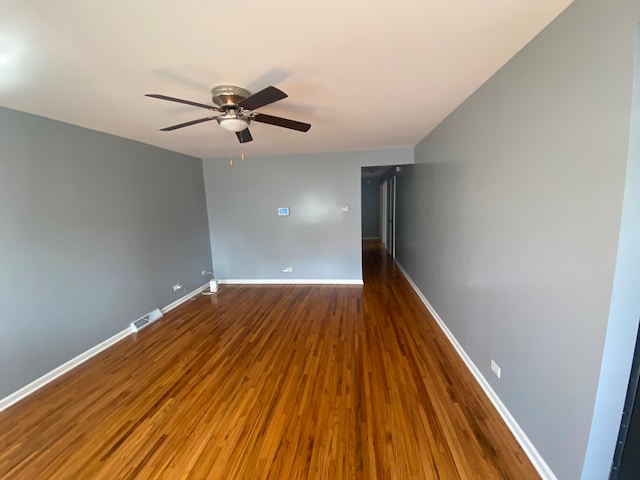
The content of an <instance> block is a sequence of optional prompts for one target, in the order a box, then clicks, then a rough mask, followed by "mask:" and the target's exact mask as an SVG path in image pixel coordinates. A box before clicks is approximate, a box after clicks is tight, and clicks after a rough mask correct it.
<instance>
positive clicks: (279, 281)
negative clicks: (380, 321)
mask: <svg viewBox="0 0 640 480" xmlns="http://www.w3.org/2000/svg"><path fill="white" fill-rule="evenodd" d="M218 283H220V285H364V282H363V281H362V280H336V279H324V278H323V279H303V278H293V279H285V278H259V279H256V278H248V279H236V278H228V279H220V280H218Z"/></svg>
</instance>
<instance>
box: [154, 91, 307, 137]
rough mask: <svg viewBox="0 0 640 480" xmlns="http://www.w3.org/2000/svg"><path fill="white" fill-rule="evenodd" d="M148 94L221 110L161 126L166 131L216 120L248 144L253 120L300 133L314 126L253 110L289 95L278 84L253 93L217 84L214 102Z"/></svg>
mask: <svg viewBox="0 0 640 480" xmlns="http://www.w3.org/2000/svg"><path fill="white" fill-rule="evenodd" d="M145 96H146V97H151V98H159V99H160V100H168V101H170V102H177V103H184V104H186V105H192V106H194V107H200V108H205V109H207V110H212V111H214V112H219V115H214V116H211V117H204V118H199V119H197V120H191V121H190V122H185V123H179V124H178V125H172V126H170V127H165V128H161V129H160V130H161V131H163V132H168V131H171V130H176V129H178V128H183V127H188V126H189V125H196V124H198V123H202V122H209V121H211V120H217V121H218V123H219V124H220V126H221V127H222V128H224V129H225V130H228V131H230V132H235V134H236V136H237V137H238V141H239V142H240V143H247V142H250V141H252V140H253V137H252V136H251V132H249V124H250V123H251V122H252V121H254V122H260V123H268V124H269V125H275V126H277V127H284V128H289V129H291V130H297V131H299V132H307V131H308V130H309V129H310V128H311V125H309V124H308V123H302V122H297V121H295V120H290V119H288V118H282V117H274V116H273V115H267V114H264V113H256V112H254V110H257V109H258V108H261V107H264V106H265V105H269V104H270V103H273V102H277V101H278V100H282V99H283V98H287V94H286V93H284V92H283V91H282V90H279V89H277V88H276V87H267V88H265V89H262V90H260V91H259V92H256V93H254V94H253V95H251V94H250V93H249V92H248V91H247V90H245V89H244V88H240V87H235V86H233V85H220V86H218V87H213V88H212V89H211V100H212V101H213V103H214V104H215V105H205V104H204V103H198V102H192V101H190V100H182V99H180V98H174V97H167V96H166V95H159V94H156V93H148V94H146V95H145Z"/></svg>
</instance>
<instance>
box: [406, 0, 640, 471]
mask: <svg viewBox="0 0 640 480" xmlns="http://www.w3.org/2000/svg"><path fill="white" fill-rule="evenodd" d="M639 20H640V2H638V1H637V0H619V1H616V2H605V1H602V0H576V2H574V3H573V4H572V5H571V6H570V7H569V8H568V9H567V10H566V11H565V12H564V13H563V14H562V15H561V16H560V17H559V18H558V19H556V20H555V21H554V22H553V23H552V24H550V26H549V27H548V28H546V29H545V30H544V31H543V32H542V33H541V34H540V35H539V36H538V37H536V38H535V39H534V40H533V41H532V42H531V43H530V44H529V45H528V46H527V47H525V48H524V49H523V50H522V51H521V52H520V53H519V54H518V55H517V56H516V57H514V58H513V59H512V60H511V61H510V62H509V63H508V64H507V65H506V66H505V67H504V68H503V69H502V70H501V71H499V72H498V73H497V74H496V75H495V76H494V77H493V78H492V79H490V80H489V81H488V82H487V83H486V84H485V85H484V86H483V87H481V88H480V89H479V90H478V91H477V92H476V93H475V94H474V95H473V96H472V97H470V98H469V99H468V100H467V101H466V102H465V103H464V104H463V105H462V106H461V107H460V108H459V109H458V110H456V111H455V112H454V113H453V114H452V115H450V116H449V118H447V119H446V120H445V121H444V122H443V123H442V124H441V125H439V126H438V127H437V128H436V129H435V130H434V131H433V132H432V133H431V134H430V135H428V136H427V137H426V138H425V139H424V140H423V141H422V142H420V143H419V144H418V145H417V147H416V165H415V166H412V167H407V168H404V169H403V170H402V172H401V173H400V176H399V180H398V181H399V184H398V219H397V228H398V232H397V255H398V260H399V262H400V263H401V264H402V265H403V266H404V267H405V269H406V270H407V271H408V273H409V274H410V276H411V277H412V278H413V279H414V281H415V282H416V284H417V285H418V287H419V288H420V289H421V291H422V292H423V293H424V295H425V296H426V297H427V298H428V299H429V301H430V302H431V303H432V305H433V306H434V307H435V309H436V311H437V312H438V313H439V314H440V316H441V317H442V318H443V320H444V321H445V323H446V324H447V326H448V327H449V329H450V330H451V331H452V332H453V334H454V335H455V336H456V338H457V339H458V340H459V342H460V343H461V344H462V346H463V347H464V349H465V350H466V352H467V353H468V354H469V355H470V357H471V358H472V359H473V361H474V363H475V364H476V365H477V366H478V367H479V368H480V370H481V371H482V373H483V375H484V376H485V377H486V378H487V380H488V381H489V382H490V383H491V385H492V387H493V389H494V390H495V391H496V392H497V394H498V395H499V396H500V398H501V399H502V401H503V402H504V403H505V405H506V406H507V408H508V409H509V410H510V412H511V413H512V414H513V416H514V417H515V419H516V420H517V421H518V423H519V424H520V426H521V427H522V428H523V429H524V431H525V432H526V434H527V435H528V437H529V438H530V439H531V440H532V441H533V443H534V444H535V446H536V447H537V449H538V451H539V452H540V453H541V454H542V456H543V457H544V458H545V460H546V461H547V463H548V464H549V465H550V467H551V468H552V469H553V471H554V472H555V474H556V475H557V476H558V478H560V479H578V478H580V477H581V475H582V473H583V463H584V462H585V454H586V451H587V443H588V439H589V433H590V427H591V423H592V417H593V414H594V402H595V399H596V391H597V388H598V383H599V372H600V366H601V361H602V358H603V348H604V343H605V334H606V330H607V324H608V322H607V320H608V317H609V306H610V300H611V293H612V285H613V279H614V270H615V265H616V250H617V245H618V237H619V232H620V219H621V212H622V205H623V191H624V185H625V169H626V166H627V159H628V145H629V119H630V109H631V92H632V82H633V56H634V43H635V39H634V37H635V30H636V24H637V22H638V21H639ZM636 154H637V153H636ZM630 221H631V220H630ZM635 222H636V224H637V217H636V218H635ZM636 274H637V270H636ZM636 298H637V290H636ZM636 306H637V304H636ZM637 312H638V311H637V310H636V314H637ZM635 322H637V317H636V319H635V320H634V323H635ZM492 358H493V359H495V361H496V362H497V363H498V364H499V365H500V367H501V368H502V378H501V379H497V378H496V377H495V376H494V375H493V373H492V372H491V370H490V368H489V364H490V360H491V359H492ZM626 373H627V374H628V370H627V372H626ZM623 374H624V373H623ZM616 393H617V392H616ZM620 394H621V395H624V392H620ZM617 414H618V419H619V412H617ZM613 416H616V415H615V414H614V415H613ZM613 429H614V430H615V429H617V425H615V426H614V427H613ZM603 441H605V442H607V443H608V445H611V446H612V442H615V438H613V439H611V438H607V439H603ZM607 453H608V452H605V455H604V456H606V454H607ZM590 454H593V455H595V453H594V452H590ZM608 460H609V461H610V460H611V458H610V457H609V459H608ZM596 463H598V467H596V466H595V465H593V464H591V463H590V459H587V463H586V465H587V468H586V469H585V472H584V478H585V479H586V478H589V479H591V478H606V476H602V475H601V472H602V470H601V464H602V459H600V460H599V461H597V462H596Z"/></svg>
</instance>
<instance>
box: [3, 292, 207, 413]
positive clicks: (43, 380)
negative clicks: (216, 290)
mask: <svg viewBox="0 0 640 480" xmlns="http://www.w3.org/2000/svg"><path fill="white" fill-rule="evenodd" d="M208 286H209V283H208V282H207V283H206V284H205V285H203V286H201V287H198V288H196V289H195V290H194V291H192V292H189V293H187V294H186V295H185V296H183V297H180V298H179V299H177V300H176V301H175V302H172V303H170V304H169V305H167V306H166V307H164V308H162V309H160V311H161V312H162V313H167V312H169V311H170V310H173V309H174V308H176V307H177V306H179V305H182V304H183V303H184V302H186V301H188V300H190V299H191V298H192V297H195V296H196V295H198V294H199V293H201V292H202V291H203V290H204V289H205V288H206V287H208ZM132 333H134V330H133V329H132V328H131V326H129V327H128V328H126V329H125V330H122V331H121V332H119V333H116V334H115V335H114V336H113V337H111V338H107V339H106V340H105V341H103V342H101V343H99V344H98V345H96V346H94V347H91V348H90V349H89V350H87V351H85V352H83V353H81V354H80V355H78V356H77V357H74V358H72V359H71V360H69V361H68V362H65V363H63V364H62V365H60V366H59V367H56V368H54V369H53V370H51V371H50V372H48V373H45V374H44V375H43V376H41V377H40V378H36V379H35V380H34V381H33V382H31V383H29V384H28V385H25V386H24V387H22V388H21V389H20V390H17V391H15V392H13V393H12V394H10V395H9V396H7V397H5V398H2V399H0V412H1V411H3V410H5V409H7V408H9V407H10V406H11V405H13V404H15V403H17V402H19V401H20V400H22V399H23V398H25V397H26V396H28V395H31V394H32V393H33V392H35V391H36V390H38V389H40V388H42V387H44V386H45V385H46V384H47V383H50V382H52V381H54V380H55V379H56V378H58V377H59V376H61V375H64V374H65V373H67V372H68V371H69V370H72V369H74V368H75V367H77V366H78V365H80V364H81V363H84V362H86V361H87V360H89V359H90V358H91V357H93V356H95V355H97V354H98V353H100V352H102V351H103V350H106V349H107V348H109V347H110V346H112V345H114V344H116V343H118V342H119V341H120V340H122V339H123V338H125V337H128V336H129V335H130V334H132Z"/></svg>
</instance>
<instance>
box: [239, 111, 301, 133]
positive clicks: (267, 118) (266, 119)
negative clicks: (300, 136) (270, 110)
mask: <svg viewBox="0 0 640 480" xmlns="http://www.w3.org/2000/svg"><path fill="white" fill-rule="evenodd" d="M251 120H254V121H256V122H261V123H268V124H269V125H276V126H278V127H284V128H290V129H291V130H298V131H299V132H308V131H309V129H310V128H311V125H309V124H308V123H302V122H297V121H295V120H289V119H288V118H282V117H274V116H273V115H265V114H264V113H256V114H254V115H251Z"/></svg>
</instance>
